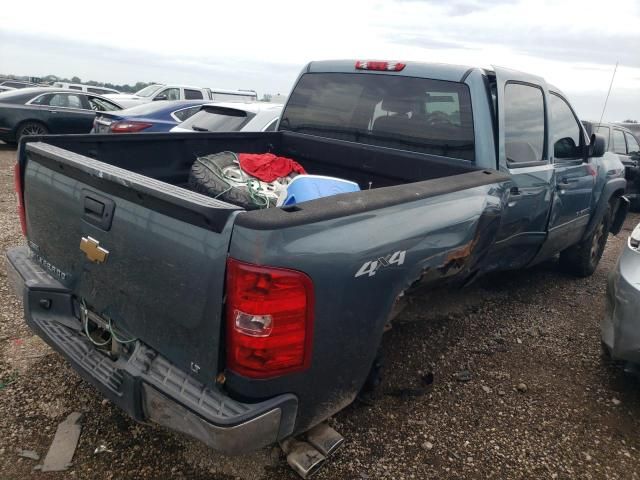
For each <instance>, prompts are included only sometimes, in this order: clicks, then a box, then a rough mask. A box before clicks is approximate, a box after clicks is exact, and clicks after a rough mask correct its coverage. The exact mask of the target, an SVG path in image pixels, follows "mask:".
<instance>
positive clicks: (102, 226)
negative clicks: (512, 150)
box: [19, 132, 509, 429]
mask: <svg viewBox="0 0 640 480" xmlns="http://www.w3.org/2000/svg"><path fill="white" fill-rule="evenodd" d="M224 150H233V151H236V152H248V153H260V152H265V151H271V152H274V153H276V154H279V155H285V156H289V157H291V158H294V159H295V160H297V161H299V162H300V163H301V164H302V165H303V166H304V167H305V168H306V169H307V170H308V171H309V172H310V173H315V174H324V175H336V176H341V177H343V178H347V179H349V180H354V181H357V182H358V183H359V184H360V186H361V187H362V188H363V190H362V191H360V192H355V193H348V194H341V195H336V196H332V197H325V198H321V199H318V200H314V201H310V202H305V203H301V204H298V205H295V206H293V207H285V208H269V209H266V210H254V211H244V210H242V209H240V208H238V207H236V206H234V205H231V204H228V203H225V202H222V201H219V200H216V199H213V198H209V197H206V196H203V195H200V194H198V193H196V192H192V191H190V190H187V189H186V188H183V185H184V184H185V183H186V181H187V178H188V174H189V170H190V168H191V165H192V163H193V162H194V160H195V159H196V158H197V157H198V156H200V155H207V154H210V153H216V152H218V151H224ZM19 160H20V166H21V169H20V172H21V175H22V184H23V185H24V204H25V210H26V231H27V238H28V242H29V247H30V250H31V252H32V253H33V258H34V259H35V261H36V262H37V263H39V264H40V265H42V266H43V267H44V268H45V269H46V270H47V271H48V272H49V273H50V274H51V275H52V276H53V277H54V278H56V279H57V281H60V282H61V283H62V284H63V285H64V287H65V289H66V292H67V295H69V298H70V299H71V302H72V305H71V309H72V310H73V311H74V312H75V316H76V319H75V320H73V321H72V322H71V323H74V322H76V323H74V325H75V328H76V329H83V328H84V329H86V328H87V325H86V324H85V325H83V323H82V322H83V315H81V314H80V312H81V311H82V308H86V309H88V311H89V312H90V314H91V315H90V316H91V318H97V319H98V321H102V322H103V323H104V322H108V324H109V325H110V326H112V327H113V328H115V329H116V331H117V332H118V334H119V336H120V338H121V339H126V340H129V339H130V340H131V341H135V344H136V345H143V346H145V347H148V348H150V349H151V350H152V351H155V352H159V354H161V355H163V356H164V357H165V358H166V360H167V361H168V362H170V363H171V364H172V365H174V366H175V367H176V368H177V369H179V370H180V371H181V372H188V374H189V375H191V376H192V377H193V378H195V379H196V380H197V381H198V382H201V384H202V385H204V386H206V387H207V388H212V389H213V388H217V385H216V376H217V375H218V373H220V372H223V371H225V357H224V355H225V346H224V345H225V343H224V342H225V340H224V331H225V330H224V328H225V327H224V319H225V315H224V302H225V300H224V298H225V271H226V264H227V259H228V257H229V256H231V257H233V258H235V259H239V260H240V261H244V262H247V263H250V264H257V265H272V266H276V267H282V268H289V269H292V270H301V271H303V272H305V273H306V274H308V275H309V277H310V278H311V279H312V280H313V282H314V289H315V292H316V293H315V295H316V312H315V315H316V319H317V320H316V323H315V327H314V328H315V329H316V331H317V338H318V341H317V342H315V343H314V346H313V352H314V353H313V355H314V360H313V361H312V365H311V367H310V369H309V371H308V372H306V374H305V375H302V374H296V375H290V376H285V377H282V378H276V379H273V380H270V381H263V382H258V383H256V382H255V381H254V382H247V381H244V380H243V379H242V378H239V377H238V376H237V375H232V374H230V373H229V372H227V376H226V378H227V383H226V389H227V391H228V392H230V394H232V395H234V396H237V398H241V399H244V401H254V402H258V401H261V399H264V398H269V397H272V396H274V395H280V394H286V393H294V394H295V395H296V396H297V397H298V398H299V400H300V402H301V407H302V405H305V408H308V407H309V406H311V405H314V408H313V409H307V410H305V411H304V413H302V411H300V413H299V418H298V423H297V425H296V429H297V428H305V427H308V426H309V425H312V424H313V423H314V422H317V421H318V419H320V418H324V417H326V415H327V414H331V413H332V412H335V411H337V410H338V409H340V408H342V407H343V406H344V405H345V404H346V403H348V402H349V401H351V400H352V398H353V395H355V393H356V392H357V391H358V389H359V388H360V386H361V385H359V384H358V382H359V379H361V378H363V371H364V370H366V369H367V368H369V366H370V363H371V361H372V355H373V354H374V353H375V352H373V351H367V352H366V354H365V353H363V354H362V356H361V358H359V360H358V362H355V363H350V364H349V365H348V366H345V365H344V364H342V365H339V362H340V360H339V358H338V357H336V355H335V351H336V348H338V349H339V350H340V351H342V349H343V348H347V346H346V345H343V346H340V345H342V344H344V343H345V342H349V343H350V344H352V345H354V346H356V344H357V345H360V347H358V348H356V350H358V351H362V352H364V351H365V350H366V348H365V347H364V345H365V344H374V343H376V342H378V341H379V335H381V332H382V328H381V325H382V324H384V321H385V316H386V315H387V314H388V311H389V310H390V309H391V307H392V304H393V302H394V300H395V298H396V297H397V296H398V295H401V294H402V292H403V291H404V290H406V289H407V288H409V287H410V286H411V284H412V283H413V282H414V281H416V280H419V279H420V278H422V277H424V276H425V275H426V276H427V277H431V278H433V279H441V278H443V277H450V278H452V277H453V276H455V275H458V276H459V277H460V278H463V277H464V278H466V277H468V276H470V275H472V274H473V273H474V271H476V270H477V269H478V268H479V267H478V263H479V262H480V261H481V260H482V258H483V255H484V253H485V252H486V249H487V246H488V245H489V242H490V239H491V238H493V237H492V235H493V233H494V232H495V229H496V226H497V224H498V223H497V222H498V221H499V212H500V205H501V202H502V198H503V195H504V192H505V191H508V189H507V184H508V180H509V177H508V176H506V175H504V174H502V173H500V172H498V171H495V170H486V169H480V168H477V167H476V166H475V165H474V164H473V163H472V162H467V161H459V160H452V159H444V158H442V157H437V156H432V155H427V154H419V153H411V152H405V151H399V150H392V149H388V148H383V147H376V146H364V145H361V144H353V143H350V142H345V141H340V140H331V139H321V138H318V137H312V136H308V135H300V134H292V133H285V132H274V133H240V134H140V135H131V136H129V135H120V136H117V135H106V136H101V135H74V136H60V137H58V136H48V137H41V138H37V137H34V138H28V139H26V141H25V142H23V143H22V144H21V147H20V151H19ZM369 182H371V183H372V188H371V189H370V190H369V189H368V187H369ZM96 205H104V208H100V209H99V210H98V211H99V212H100V213H96V210H95V206H96ZM442 209H446V211H447V212H448V213H447V214H446V215H434V214H433V213H434V212H441V211H443V210H442ZM107 214H110V215H111V217H110V221H109V222H105V215H107ZM107 216H108V215H107ZM417 219H419V221H416V220H417ZM369 232H374V234H373V235H372V234H370V233H369ZM375 232H380V233H384V234H383V235H375ZM427 234H428V236H427ZM82 242H85V243H86V242H99V246H100V247H101V248H102V247H104V248H105V249H106V250H108V252H109V253H108V259H107V260H106V261H105V262H103V263H95V262H92V261H90V258H87V256H86V255H85V252H84V250H83V249H82ZM79 246H80V248H78V247H79ZM97 246H98V245H97V244H96V245H95V247H97ZM396 251H397V253H400V252H401V251H402V252H404V251H407V252H411V255H412V257H411V258H412V260H407V262H406V263H405V264H404V265H402V267H401V268H393V267H391V268H386V269H385V270H384V273H380V274H376V271H375V270H372V269H369V270H367V267H366V266H367V265H371V264H372V263H371V261H372V260H376V259H378V260H380V261H383V260H384V258H385V257H389V255H390V254H392V253H393V252H396ZM403 255H404V254H403ZM403 258H404V257H403ZM408 258H409V257H408ZM403 262H404V260H403ZM376 264H377V261H376ZM359 271H364V272H366V274H362V275H360V274H358V273H357V272H359ZM354 275H355V280H354ZM359 276H360V278H358V277H359ZM348 289H351V290H352V294H353V295H354V297H353V298H362V299H366V298H370V300H369V301H366V302H363V304H362V305H361V306H360V307H359V310H358V312H357V313H358V314H357V315H356V311H355V310H354V309H353V308H354V305H351V304H350V303H349V302H348V298H347V297H343V296H342V295H341V294H340V292H342V291H346V290H348ZM374 299H375V300H374ZM345 316H346V317H345ZM341 317H345V318H348V320H349V321H348V322H345V323H342V324H341V325H340V331H341V332H342V336H339V337H338V336H335V335H333V334H331V331H332V329H335V328H336V327H335V325H333V324H332V323H331V322H330V321H329V319H337V318H341ZM92 325H93V324H92ZM378 327H380V328H378ZM90 328H93V327H92V326H91V327H90ZM110 328H111V327H110ZM328 341H330V343H327V342H328ZM98 348H99V349H100V347H98ZM347 350H348V348H347ZM327 366H330V368H329V370H336V369H338V368H342V369H343V370H344V373H343V374H342V375H340V379H337V378H331V379H329V378H328V377H326V375H324V374H322V372H323V371H325V370H326V368H327ZM309 378H314V379H315V380H314V382H315V383H316V386H317V387H318V388H311V386H310V385H311V384H310V383H309ZM314 382H312V383H314ZM329 382H330V383H331V384H332V385H334V386H335V385H338V386H339V389H340V390H341V391H343V392H344V395H342V396H341V397H340V398H339V399H337V398H326V399H322V401H320V402H316V401H315V400H313V399H314V398H315V399H316V400H317V399H318V398H319V397H318V395H319V392H318V389H320V390H321V391H322V392H324V393H323V394H322V395H324V394H325V393H326V394H329V393H330V392H331V391H333V389H332V388H329Z"/></svg>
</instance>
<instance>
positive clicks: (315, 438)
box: [307, 423, 344, 457]
mask: <svg viewBox="0 0 640 480" xmlns="http://www.w3.org/2000/svg"><path fill="white" fill-rule="evenodd" d="M307 442H309V443H310V444H311V445H313V446H314V447H315V448H316V449H317V450H318V451H319V452H320V453H321V454H322V455H324V456H325V457H328V456H329V455H332V454H333V452H335V451H336V450H337V449H338V448H340V446H341V445H342V444H343V443H344V437H343V436H342V435H340V434H339V433H338V432H336V431H335V430H334V429H333V428H331V427H330V426H329V425H327V424H326V423H321V424H319V425H316V426H315V427H313V428H312V429H311V430H309V431H308V432H307Z"/></svg>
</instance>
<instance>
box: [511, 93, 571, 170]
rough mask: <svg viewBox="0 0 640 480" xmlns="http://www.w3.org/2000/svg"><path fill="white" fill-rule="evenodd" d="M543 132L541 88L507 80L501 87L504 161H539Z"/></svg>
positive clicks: (541, 153)
mask: <svg viewBox="0 0 640 480" xmlns="http://www.w3.org/2000/svg"><path fill="white" fill-rule="evenodd" d="M576 128H577V127H576ZM544 132H545V121H544V99H543V95H542V90H541V89H540V88H538V87H533V86H530V85H523V84H520V83H507V85H505V89H504V148H505V154H506V157H507V162H509V163H513V164H518V163H529V162H539V161H541V160H542V159H543V158H544V157H543V155H544ZM516 166H517V165H516Z"/></svg>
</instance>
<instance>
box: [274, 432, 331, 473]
mask: <svg viewBox="0 0 640 480" xmlns="http://www.w3.org/2000/svg"><path fill="white" fill-rule="evenodd" d="M280 447H282V450H283V451H284V453H285V454H286V455H287V463H288V464H289V466H290V467H291V468H293V469H294V470H295V472H296V473H297V474H298V475H300V476H301V477H302V478H309V477H310V476H311V475H313V474H314V473H316V472H317V471H318V469H319V468H320V467H321V466H322V464H323V463H324V462H325V460H326V459H327V457H325V456H324V455H323V454H322V453H320V452H319V451H318V450H316V449H315V448H314V447H313V446H312V445H310V444H308V443H307V442H303V441H300V440H296V439H295V438H288V439H287V440H284V441H283V442H281V443H280Z"/></svg>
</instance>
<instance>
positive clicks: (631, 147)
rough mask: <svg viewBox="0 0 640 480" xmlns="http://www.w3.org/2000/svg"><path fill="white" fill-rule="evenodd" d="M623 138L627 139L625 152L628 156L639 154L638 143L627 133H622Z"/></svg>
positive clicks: (639, 147)
mask: <svg viewBox="0 0 640 480" xmlns="http://www.w3.org/2000/svg"><path fill="white" fill-rule="evenodd" d="M624 136H625V137H626V139H627V151H628V152H629V154H632V153H638V152H640V146H638V141H637V140H636V139H635V137H634V136H633V135H631V134H630V133H627V132H624Z"/></svg>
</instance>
